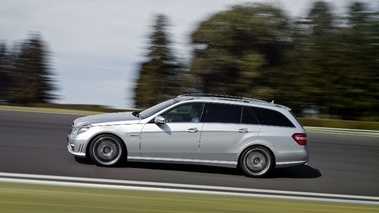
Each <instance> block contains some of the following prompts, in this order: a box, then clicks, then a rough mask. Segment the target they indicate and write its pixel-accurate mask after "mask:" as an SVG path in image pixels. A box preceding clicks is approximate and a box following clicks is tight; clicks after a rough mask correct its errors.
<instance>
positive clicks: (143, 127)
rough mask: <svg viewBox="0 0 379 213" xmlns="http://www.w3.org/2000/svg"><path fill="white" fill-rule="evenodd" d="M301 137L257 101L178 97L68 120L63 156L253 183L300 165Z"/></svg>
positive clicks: (296, 126)
mask: <svg viewBox="0 0 379 213" xmlns="http://www.w3.org/2000/svg"><path fill="white" fill-rule="evenodd" d="M306 143H307V136H306V132H305V130H304V128H303V127H302V126H301V124H300V123H299V122H298V121H297V120H296V118H295V117H294V116H293V114H292V113H291V111H290V109H289V108H287V107H285V106H282V105H278V104H274V103H270V102H266V101H262V100H257V99H248V98H241V97H231V96H217V95H182V96H178V97H176V98H174V99H170V100H167V101H164V102H162V103H160V104H157V105H155V106H153V107H150V108H148V109H146V110H143V111H141V112H139V113H138V112H119V113H107V114H99V115H90V116H85V117H81V118H78V119H76V120H74V123H73V125H72V127H71V132H70V133H69V134H68V136H67V148H68V151H69V152H70V153H71V154H73V155H75V156H76V157H87V158H90V159H91V160H92V161H94V162H95V163H96V164H97V165H100V166H113V165H115V164H117V163H120V162H124V161H125V160H127V161H147V162H170V163H182V164H183V163H187V164H202V165H212V166H223V167H235V168H236V167H240V168H241V169H242V170H243V171H244V173H245V174H246V175H247V176H252V177H260V176H264V175H266V174H267V173H268V172H270V171H271V170H272V169H273V168H279V167H288V166H297V165H305V164H306V163H307V162H308V157H309V154H308V151H307V149H306Z"/></svg>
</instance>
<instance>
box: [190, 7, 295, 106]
mask: <svg viewBox="0 0 379 213" xmlns="http://www.w3.org/2000/svg"><path fill="white" fill-rule="evenodd" d="M289 29H290V28H289V18H288V17H287V16H286V15H285V14H284V12H283V11H282V10H280V9H278V8H276V7H273V6H270V5H264V4H246V5H237V6H234V7H232V8H231V9H229V10H227V11H224V12H220V13H217V14H215V15H213V16H212V17H210V18H209V19H208V20H206V21H204V22H202V23H201V24H200V26H199V27H198V28H197V29H196V31H195V32H194V33H192V36H191V38H192V45H193V47H194V51H193V58H192V62H191V70H190V72H191V75H192V79H193V81H194V83H193V86H194V87H195V89H197V90H198V91H200V92H205V93H216V94H227V95H237V96H245V97H254V98H262V99H271V98H275V97H276V96H278V93H276V91H277V90H276V89H277V88H278V86H279V84H282V83H283V78H284V76H285V73H283V72H282V69H281V68H282V67H283V66H285V61H283V59H284V58H285V55H286V54H287V50H288V49H289V48H290V46H291V38H290V34H289V33H290V31H289Z"/></svg>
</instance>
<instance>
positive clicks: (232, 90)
mask: <svg viewBox="0 0 379 213" xmlns="http://www.w3.org/2000/svg"><path fill="white" fill-rule="evenodd" d="M370 6H371V5H368V4H365V3H362V2H353V3H351V4H350V5H348V7H347V8H346V12H343V13H336V12H335V11H334V10H335V9H334V8H333V6H332V5H331V4H330V3H327V2H324V1H317V2H314V4H313V5H312V7H311V8H310V9H309V10H308V12H307V16H306V17H302V18H293V17H290V16H288V15H287V14H286V12H285V11H284V10H282V9H280V8H278V7H276V6H275V5H271V4H243V5H236V6H233V7H231V8H230V9H228V10H226V11H221V12H219V13H216V14H214V15H213V16H211V17H210V18H208V19H207V20H204V21H203V22H201V23H200V24H199V26H198V27H197V29H196V30H195V31H194V32H193V33H192V34H191V47H192V56H191V58H190V59H187V62H186V63H184V62H183V61H185V60H183V59H180V58H177V57H175V51H174V50H173V49H172V45H171V40H170V36H169V34H168V27H169V25H168V18H167V17H166V16H165V15H158V16H157V17H156V20H155V22H154V24H153V26H152V30H151V31H152V32H151V35H150V36H149V43H148V45H147V48H146V49H147V50H146V52H147V53H146V55H145V58H146V60H145V61H144V62H143V63H141V64H140V67H139V70H138V71H139V78H138V80H137V84H136V87H135V104H136V106H137V107H140V108H144V107H147V106H151V105H153V104H156V103H158V102H161V101H162V100H165V99H167V98H170V97H174V96H176V95H179V94H182V93H189V92H200V93H211V94H223V95H233V96H244V97H251V98H259V99H263V100H270V101H271V100H275V102H277V103H281V104H284V105H287V106H289V107H291V108H292V109H293V111H294V113H295V114H297V115H301V113H302V112H304V110H307V109H308V110H309V109H312V110H313V111H316V112H318V114H320V115H322V116H324V117H332V118H342V119H350V120H379V30H378V29H379V11H378V10H372V9H371V8H370Z"/></svg>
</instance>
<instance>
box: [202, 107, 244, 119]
mask: <svg viewBox="0 0 379 213" xmlns="http://www.w3.org/2000/svg"><path fill="white" fill-rule="evenodd" d="M241 110H242V107H241V106H237V105H231V104H215V103H210V104H208V106H207V109H206V113H205V118H204V122H209V123H241V112H242V111H241Z"/></svg>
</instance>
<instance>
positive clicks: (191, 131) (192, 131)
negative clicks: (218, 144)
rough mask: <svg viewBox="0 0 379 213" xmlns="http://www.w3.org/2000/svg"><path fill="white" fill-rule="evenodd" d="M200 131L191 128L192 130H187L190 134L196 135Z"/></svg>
mask: <svg viewBox="0 0 379 213" xmlns="http://www.w3.org/2000/svg"><path fill="white" fill-rule="evenodd" d="M198 131H199V130H198V129H197V128H190V129H187V132H189V133H196V132H198Z"/></svg>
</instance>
